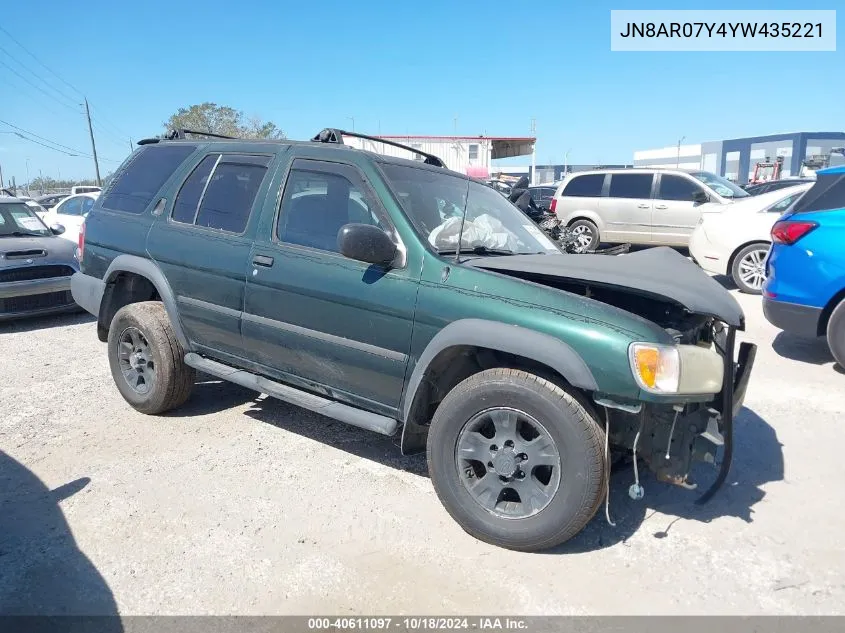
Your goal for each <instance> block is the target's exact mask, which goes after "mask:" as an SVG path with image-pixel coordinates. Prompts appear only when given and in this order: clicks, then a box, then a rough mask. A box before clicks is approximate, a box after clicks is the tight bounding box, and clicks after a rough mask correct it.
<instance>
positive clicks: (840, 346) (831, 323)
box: [827, 299, 845, 369]
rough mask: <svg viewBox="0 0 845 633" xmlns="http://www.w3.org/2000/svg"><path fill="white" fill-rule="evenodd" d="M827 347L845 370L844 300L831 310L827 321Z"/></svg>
mask: <svg viewBox="0 0 845 633" xmlns="http://www.w3.org/2000/svg"><path fill="white" fill-rule="evenodd" d="M827 346H828V347H829V348H830V353H831V354H833V358H835V359H836V362H837V363H839V366H840V367H841V368H843V369H845V299H843V300H842V301H840V302H839V305H838V306H836V307H835V308H834V309H833V312H831V314H830V319H828V322H827Z"/></svg>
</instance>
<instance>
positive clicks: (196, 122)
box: [163, 102, 285, 139]
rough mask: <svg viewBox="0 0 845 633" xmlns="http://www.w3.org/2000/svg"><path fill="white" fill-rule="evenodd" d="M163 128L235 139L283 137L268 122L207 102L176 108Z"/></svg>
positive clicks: (274, 126)
mask: <svg viewBox="0 0 845 633" xmlns="http://www.w3.org/2000/svg"><path fill="white" fill-rule="evenodd" d="M163 125H164V127H165V131H169V130H178V129H187V130H196V131H197V132H210V133H212V134H222V135H224V136H235V137H238V138H269V139H282V138H285V134H284V132H282V130H280V129H279V128H278V127H277V126H276V124H275V123H273V122H272V121H264V120H262V119H260V118H258V117H250V118H247V117H245V116H244V113H243V112H241V111H240V110H235V109H234V108H230V107H228V106H220V105H217V104H216V103H208V102H206V103H200V104H197V105H192V106H190V107H187V108H179V110H178V111H177V112H176V114H174V115H172V116H171V117H170V118H169V119H168V120H167V121H165V122H164V124H163Z"/></svg>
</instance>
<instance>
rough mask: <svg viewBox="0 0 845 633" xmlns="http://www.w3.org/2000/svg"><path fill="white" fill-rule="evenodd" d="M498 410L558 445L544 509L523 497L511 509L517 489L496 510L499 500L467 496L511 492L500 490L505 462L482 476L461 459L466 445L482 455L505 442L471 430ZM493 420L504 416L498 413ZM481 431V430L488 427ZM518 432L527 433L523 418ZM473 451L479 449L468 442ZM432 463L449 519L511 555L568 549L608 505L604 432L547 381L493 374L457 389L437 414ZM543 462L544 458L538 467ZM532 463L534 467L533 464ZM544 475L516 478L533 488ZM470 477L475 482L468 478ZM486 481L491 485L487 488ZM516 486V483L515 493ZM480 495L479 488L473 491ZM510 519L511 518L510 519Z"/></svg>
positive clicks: (433, 426) (474, 463) (486, 373)
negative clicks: (482, 487)
mask: <svg viewBox="0 0 845 633" xmlns="http://www.w3.org/2000/svg"><path fill="white" fill-rule="evenodd" d="M497 407H502V408H505V413H504V414H505V415H507V414H508V413H511V412H512V411H517V412H518V414H514V415H517V417H519V416H525V417H526V418H532V419H533V420H534V421H535V422H539V424H540V425H541V426H542V427H544V428H543V431H544V432H545V433H546V435H544V436H541V437H540V438H539V439H546V440H547V439H549V438H550V439H551V441H552V442H553V444H554V450H555V451H557V453H558V463H559V466H558V481H559V484H558V485H557V486H556V487H555V488H554V491H553V492H551V493H549V494H548V495H547V496H548V500H547V501H546V502H545V505H543V506H542V507H540V505H541V504H540V502H539V501H538V499H537V497H531V498H530V499H527V500H526V502H523V501H522V498H521V495H519V494H517V496H519V498H520V501H519V502H518V503H516V502H514V501H512V500H513V499H514V496H513V495H514V490H513V489H511V490H510V491H509V492H508V491H505V490H504V489H503V490H501V491H500V492H499V494H498V495H497V496H496V499H501V500H502V501H500V502H498V503H495V504H494V503H493V501H495V500H492V498H493V496H494V495H484V494H483V493H471V492H470V489H469V487H468V484H472V483H475V484H483V483H484V481H487V482H488V484H485V485H489V486H490V487H494V486H503V487H507V486H509V485H511V484H507V483H505V484H501V483H498V482H500V481H505V479H507V478H505V479H502V477H500V472H501V471H500V470H499V467H500V465H501V463H504V462H507V461H508V460H507V459H505V460H503V461H502V462H499V461H497V462H496V463H495V464H494V463H493V461H490V462H489V463H488V464H487V466H486V468H487V470H484V465H483V464H481V463H480V462H478V461H472V460H471V459H470V461H467V460H464V459H462V456H463V455H465V454H466V453H465V452H464V451H463V448H462V450H461V452H460V457H459V450H458V449H459V447H463V446H464V444H463V442H464V438H465V437H466V438H473V439H475V440H478V439H479V438H480V442H481V445H480V450H481V451H488V450H489V446H488V445H487V442H492V441H494V440H495V439H496V438H497V437H504V436H503V435H500V433H499V430H498V429H499V428H500V427H498V426H497V427H496V428H497V430H496V434H495V435H494V436H493V437H492V439H488V438H487V437H485V436H482V434H481V433H480V432H473V431H472V430H471V429H472V428H473V427H472V426H471V425H473V424H477V422H474V420H484V419H485V418H484V416H490V415H493V413H488V412H491V411H493V410H495V408H497ZM495 415H498V416H501V415H503V414H502V412H501V411H500V410H497V411H496V412H495ZM485 424H486V423H485ZM529 426H531V425H530V424H529ZM479 428H481V429H482V430H483V429H484V427H483V426H482V427H479ZM515 428H517V429H519V428H522V429H523V430H524V429H525V428H526V423H525V422H523V421H522V418H520V422H518V423H517V424H516V425H515ZM488 434H489V429H488ZM535 439H536V438H535ZM523 441H524V439H523V438H522V437H520V438H519V440H518V443H517V447H526V448H525V449H524V450H529V449H528V448H527V447H528V446H530V444H527V443H526V444H520V443H519V442H523ZM507 444H508V443H507V442H504V446H502V447H497V448H499V450H500V451H505V450H507V449H508V446H507ZM469 445H471V446H474V445H475V441H471V442H469ZM546 446H548V443H547V441H546ZM518 450H521V449H518ZM542 450H543V452H544V453H551V452H553V451H552V450H551V449H548V448H544V449H542ZM479 455H480V454H479ZM490 455H495V457H494V458H493V459H497V460H498V459H499V453H495V454H494V453H492V452H491V453H490ZM502 455H504V452H503V453H502ZM427 457H428V468H429V474H430V476H431V481H432V483H433V485H434V489H435V491H436V492H437V496H438V498H439V499H440V501H441V503H442V504H443V505H444V507H445V508H446V510H447V511H448V512H449V514H450V515H451V516H452V518H453V519H454V520H455V521H457V523H458V524H459V525H460V526H461V527H462V528H463V529H464V530H465V531H466V532H468V533H469V534H471V535H472V536H474V537H475V538H478V539H480V540H482V541H485V542H487V543H491V544H493V545H498V546H500V547H505V548H508V549H513V550H519V551H524V552H533V551H540V550H544V549H548V548H550V547H554V546H555V545H559V544H560V543H563V542H564V541H566V540H568V539H570V538H572V537H573V536H575V535H576V534H577V533H578V532H580V531H581V530H582V529H583V528H584V526H585V525H587V523H589V521H590V519H592V517H593V515H594V514H595V513H596V510H597V509H598V507H599V505H600V504H601V501H602V499H603V498H604V497H603V495H604V492H605V486H606V464H605V457H604V430H603V429H602V428H601V427H600V426H599V425H598V424H597V423H596V421H595V419H594V418H593V417H592V416H591V415H590V414H589V413H588V412H587V410H586V409H585V408H584V406H582V405H581V404H580V402H579V401H578V400H577V399H576V398H575V397H574V396H573V395H572V394H570V393H568V392H566V391H564V390H563V389H561V388H560V387H558V386H557V385H555V384H553V383H551V382H549V381H547V380H545V379H543V378H539V377H538V376H535V375H533V374H529V373H527V372H524V371H520V370H515V369H489V370H486V371H482V372H480V373H478V374H475V375H473V376H470V377H469V378H467V379H466V380H464V381H463V382H461V383H460V384H458V385H457V386H456V387H455V388H454V389H452V391H450V392H449V393H448V394H447V395H446V397H445V398H444V399H443V402H441V404H440V406H439V407H438V408H437V411H436V413H435V414H434V419H433V420H432V422H431V429H430V431H429V436H428V447H427ZM485 457H486V454H485ZM543 459H545V458H544V457H542V456H540V457H538V458H537V461H542V460H543ZM549 459H553V458H549ZM527 462H528V467H530V465H531V464H530V459H528V460H527ZM479 466H481V467H482V471H483V475H481V476H479V475H478V471H477V469H478V468H479ZM528 467H526V466H525V462H523V463H521V464H520V465H519V466H518V468H522V469H525V470H528ZM543 468H546V467H545V466H539V467H535V468H534V470H533V471H530V472H529V474H528V475H527V477H526V476H525V475H524V473H522V472H521V471H520V472H517V473H516V474H515V475H514V477H516V478H518V477H519V475H520V474H522V475H523V477H524V479H522V480H521V481H522V482H523V483H526V481H525V478H528V479H529V481H528V482H527V483H528V484H529V485H530V484H534V483H536V482H538V481H539V479H540V476H539V474H537V473H540V472H541V471H540V469H543ZM470 470H472V473H473V474H472V475H470V474H469V471H470ZM549 472H551V476H549V478H548V484H547V485H546V491H547V492H548V491H551V490H552V487H551V486H552V484H553V482H554V481H555V477H554V469H550V471H549ZM487 477H492V479H490V480H488V479H486V478H487ZM465 482H468V483H467V484H465ZM517 483H518V482H517V481H514V484H513V485H516V484H517ZM478 489H479V486H476V487H475V488H474V490H478ZM531 490H532V491H533V490H535V489H534V488H531ZM477 498H480V499H484V503H485V505H486V506H487V507H482V502H481V501H479V500H477ZM509 499H510V501H508V500H509ZM528 502H530V503H528ZM535 504H536V505H535ZM491 508H492V509H491ZM520 508H521V510H522V512H521V514H520V511H519V509H520ZM511 511H513V514H510V515H508V514H506V513H507V512H511Z"/></svg>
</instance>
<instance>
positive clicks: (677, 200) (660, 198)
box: [652, 174, 705, 246]
mask: <svg viewBox="0 0 845 633" xmlns="http://www.w3.org/2000/svg"><path fill="white" fill-rule="evenodd" d="M659 178H660V180H659V182H658V185H657V196H656V197H655V200H654V225H653V228H652V242H654V243H656V244H665V245H668V246H688V245H689V239H690V236H691V235H692V232H693V230H694V229H695V226H696V225H697V224H698V220H699V218H700V217H701V211H700V209H699V206H700V205H699V203H698V202H694V201H693V197H694V196H695V194H696V193H705V192H704V187H702V186H701V185H700V184H698V183H697V182H696V181H695V180H694V179H693V178H692V177H691V176H690V177H686V176H681V175H678V174H660V176H659Z"/></svg>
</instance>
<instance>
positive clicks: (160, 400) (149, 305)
mask: <svg viewBox="0 0 845 633" xmlns="http://www.w3.org/2000/svg"><path fill="white" fill-rule="evenodd" d="M108 354H109V366H110V367H111V373H112V378H114V382H115V385H116V386H117V389H118V391H120V394H121V395H122V396H123V398H124V400H126V401H127V402H128V403H129V404H131V405H132V406H133V407H134V408H135V409H137V410H138V411H140V412H141V413H148V414H158V413H164V412H165V411H168V410H169V409H173V408H175V407H178V406H179V405H181V404H183V403H184V402H185V401H186V400H187V399H188V397H189V396H190V395H191V390H192V389H193V386H194V381H195V379H196V372H195V371H194V369H193V368H191V367H188V366H187V365H186V364H185V361H184V358H185V352H184V350H183V349H182V346H181V345H180V344H179V341H178V339H177V338H176V335H175V334H174V332H173V328H172V327H171V325H170V319H169V318H168V317H167V312H165V310H164V306H163V305H162V304H161V303H160V302H158V301H142V302H140V303H130V304H129V305H127V306H124V307H122V308H121V309H120V310H118V311H117V314H115V315H114V318H113V319H112V322H111V326H110V328H109V338H108Z"/></svg>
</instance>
